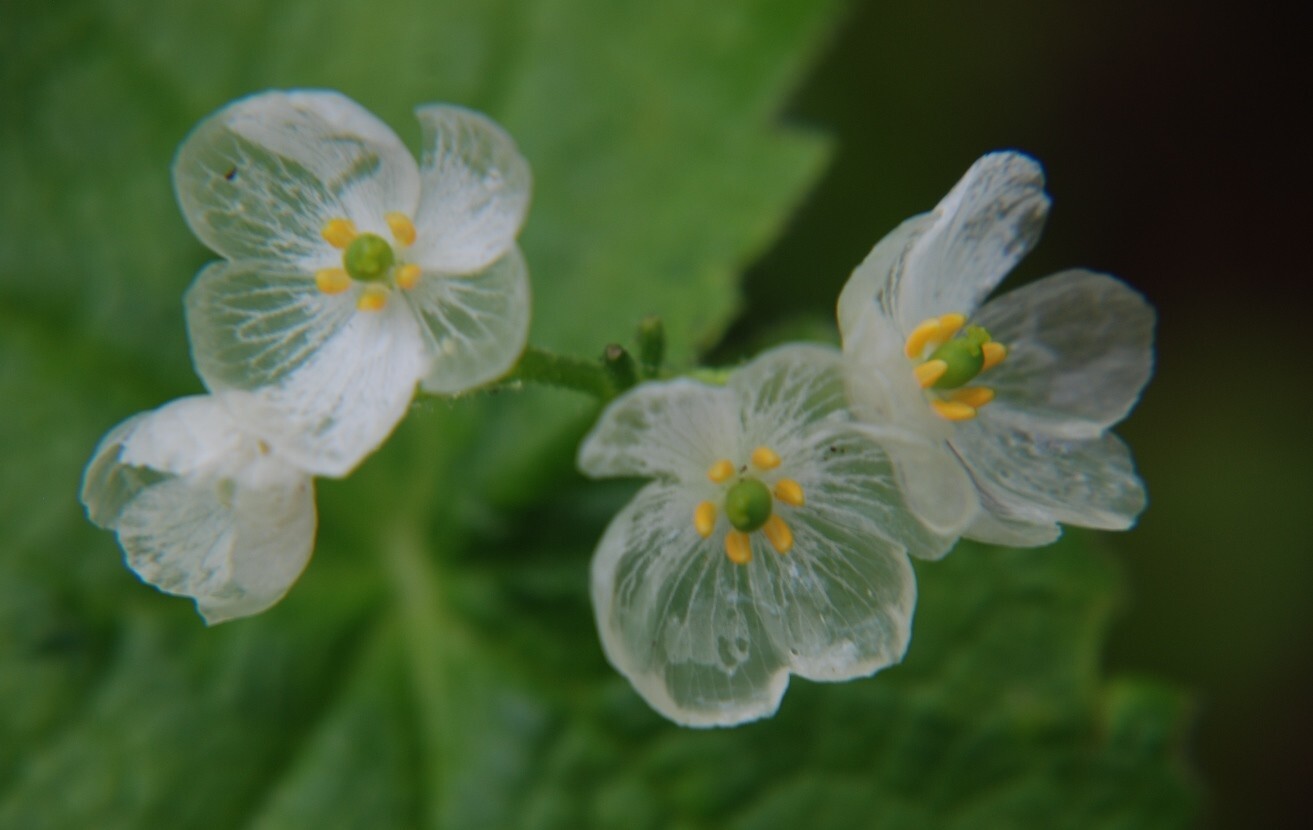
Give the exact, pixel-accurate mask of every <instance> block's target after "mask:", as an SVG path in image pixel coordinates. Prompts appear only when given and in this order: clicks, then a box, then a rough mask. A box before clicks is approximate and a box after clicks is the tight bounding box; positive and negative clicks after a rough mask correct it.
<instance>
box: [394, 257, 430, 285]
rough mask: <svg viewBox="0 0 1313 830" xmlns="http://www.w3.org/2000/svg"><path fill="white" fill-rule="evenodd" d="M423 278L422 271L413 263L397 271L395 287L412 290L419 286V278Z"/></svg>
mask: <svg viewBox="0 0 1313 830" xmlns="http://www.w3.org/2000/svg"><path fill="white" fill-rule="evenodd" d="M422 276H424V269H423V268H420V267H419V266H418V265H416V264H415V263H413V262H412V263H410V264H409V265H403V266H401V267H400V268H398V269H397V285H399V286H401V287H402V288H407V289H409V288H414V287H415V286H417V285H419V278H420V277H422Z"/></svg>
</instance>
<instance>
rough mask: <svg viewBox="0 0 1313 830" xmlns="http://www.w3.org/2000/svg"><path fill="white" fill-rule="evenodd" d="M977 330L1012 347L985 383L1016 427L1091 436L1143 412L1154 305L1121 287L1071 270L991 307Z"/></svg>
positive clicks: (994, 408) (998, 411)
mask: <svg viewBox="0 0 1313 830" xmlns="http://www.w3.org/2000/svg"><path fill="white" fill-rule="evenodd" d="M974 322H977V323H979V324H980V325H982V326H984V327H985V328H987V329H988V330H989V333H990V334H991V335H992V336H993V338H994V339H995V340H997V341H998V342H1000V343H1003V344H1004V345H1006V346H1007V347H1008V350H1009V351H1008V356H1007V359H1006V360H1004V361H1003V363H1001V364H1000V365H999V366H997V367H996V368H994V369H992V370H990V372H989V373H988V374H986V375H984V376H983V377H982V378H981V380H982V382H984V383H985V384H986V385H988V386H991V387H993V388H994V390H995V391H996V392H997V393H998V397H997V398H996V399H995V402H994V403H993V404H991V405H990V407H989V409H988V410H986V411H987V412H988V413H989V415H990V416H991V417H993V418H995V419H1003V420H1006V421H1007V422H1008V423H1009V424H1011V425H1012V426H1013V427H1016V428H1018V429H1028V430H1032V431H1038V432H1045V433H1049V434H1053V435H1065V436H1067V437H1071V438H1093V437H1095V436H1097V435H1098V434H1099V433H1101V432H1102V431H1103V430H1104V428H1106V427H1108V426H1111V425H1112V424H1115V423H1116V422H1118V421H1120V420H1121V419H1122V418H1124V417H1126V413H1127V412H1129V411H1130V409H1131V407H1132V406H1134V405H1135V402H1136V400H1137V399H1138V398H1139V396H1140V390H1141V389H1143V388H1144V384H1145V383H1146V382H1147V381H1148V380H1149V375H1150V374H1151V373H1152V371H1153V328H1154V311H1153V307H1152V306H1150V305H1149V304H1148V302H1146V301H1145V299H1144V298H1143V297H1142V296H1140V294H1138V293H1137V292H1136V291H1134V290H1133V289H1131V288H1130V287H1128V286H1127V285H1126V284H1125V283H1123V282H1121V281H1120V280H1118V279H1116V278H1114V277H1110V276H1107V275H1106V274H1096V273H1093V272H1090V271H1064V272H1063V273H1060V274H1055V275H1054V276H1051V277H1048V278H1046V279H1042V280H1040V281H1038V282H1035V283H1032V284H1030V285H1027V286H1025V287H1023V288H1018V289H1017V290H1016V291H1011V292H1009V293H1007V294H1004V295H1003V296H1002V297H998V298H996V299H994V300H991V301H990V302H988V303H987V304H986V305H985V307H984V308H982V309H980V312H979V313H978V314H977V315H976V317H975V320H974Z"/></svg>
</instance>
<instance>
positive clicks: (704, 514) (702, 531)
mask: <svg viewBox="0 0 1313 830" xmlns="http://www.w3.org/2000/svg"><path fill="white" fill-rule="evenodd" d="M693 529H694V530H696V531H697V532H698V535H699V536H701V537H702V538H703V539H705V538H707V537H708V536H710V535H711V531H713V530H715V529H716V505H714V504H712V503H711V502H709V501H704V502H701V503H700V504H698V506H697V509H695V510H694V511H693Z"/></svg>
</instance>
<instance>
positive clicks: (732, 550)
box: [725, 530, 752, 565]
mask: <svg viewBox="0 0 1313 830" xmlns="http://www.w3.org/2000/svg"><path fill="white" fill-rule="evenodd" d="M725 555H726V556H728V557H729V561H731V562H733V563H734V564H735V565H746V564H748V563H749V562H751V561H752V540H751V539H749V538H748V534H746V533H744V532H743V531H741V530H731V531H730V532H729V533H726V534H725Z"/></svg>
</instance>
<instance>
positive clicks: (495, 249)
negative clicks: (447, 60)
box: [412, 105, 532, 274]
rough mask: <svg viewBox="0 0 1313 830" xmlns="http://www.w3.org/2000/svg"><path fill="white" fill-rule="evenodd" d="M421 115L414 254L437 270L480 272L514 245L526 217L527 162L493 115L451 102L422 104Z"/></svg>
mask: <svg viewBox="0 0 1313 830" xmlns="http://www.w3.org/2000/svg"><path fill="white" fill-rule="evenodd" d="M415 114H416V116H418V118H419V122H420V126H421V127H423V130H424V153H423V158H422V162H421V176H422V177H423V191H422V198H421V201H420V205H419V211H418V213H417V214H416V216H415V227H416V229H417V230H418V231H419V237H418V239H417V240H416V242H415V246H414V248H413V249H412V256H414V257H415V259H416V261H417V262H419V263H420V264H422V265H423V266H424V267H425V268H431V269H433V270H437V271H446V272H448V273H455V274H468V273H473V272H475V271H482V270H483V269H484V268H486V267H488V265H489V264H490V263H492V262H493V261H494V260H497V259H499V258H500V257H501V256H502V254H504V253H505V252H506V250H507V249H508V248H510V246H511V244H512V243H513V242H514V241H515V235H516V234H517V233H519V231H520V226H521V225H523V224H524V216H525V213H526V212H527V211H528V209H529V193H530V189H531V187H532V177H531V175H530V173H529V163H528V162H527V161H525V160H524V157H523V156H521V155H520V151H519V150H518V149H517V148H516V146H515V142H514V141H513V140H512V139H511V137H510V136H509V135H507V134H506V131H505V130H503V129H502V128H501V127H499V126H497V125H496V124H495V123H493V121H492V120H491V119H489V118H488V117H487V116H484V115H481V114H480V113H477V112H474V111H472V110H467V109H464V108H463V107H456V106H450V105H433V106H426V107H420V108H418V109H416V110H415Z"/></svg>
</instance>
